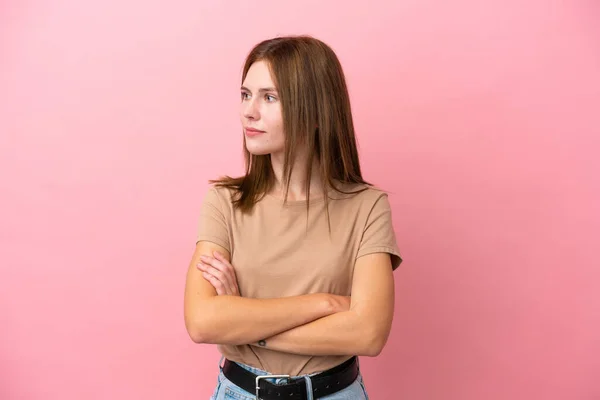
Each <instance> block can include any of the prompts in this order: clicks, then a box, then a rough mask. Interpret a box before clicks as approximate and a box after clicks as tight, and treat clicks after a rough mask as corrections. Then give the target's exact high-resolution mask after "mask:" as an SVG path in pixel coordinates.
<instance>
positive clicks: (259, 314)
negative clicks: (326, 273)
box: [188, 293, 337, 345]
mask: <svg viewBox="0 0 600 400" xmlns="http://www.w3.org/2000/svg"><path fill="white" fill-rule="evenodd" d="M336 311H337V310H336V309H335V302H332V301H331V298H330V296H329V295H328V294H326V293H315V294H308V295H302V296H294V297H284V298H274V299H253V298H245V297H239V296H214V297H211V298H209V299H205V300H204V301H203V302H202V304H201V306H200V307H198V309H197V316H196V318H194V320H195V323H194V326H193V327H190V328H191V329H190V328H188V331H190V332H192V333H191V334H190V336H191V337H192V339H193V340H194V342H196V343H213V344H229V345H240V344H247V343H251V342H258V341H259V340H261V339H263V338H265V337H271V336H274V335H276V334H278V333H281V332H284V331H287V330H289V329H293V328H295V327H297V326H301V325H304V324H307V323H309V322H312V321H314V320H316V319H319V318H322V317H324V316H327V315H330V314H332V313H334V312H336Z"/></svg>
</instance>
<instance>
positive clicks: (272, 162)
mask: <svg viewBox="0 0 600 400" xmlns="http://www.w3.org/2000/svg"><path fill="white" fill-rule="evenodd" d="M240 118H241V123H242V126H243V138H244V146H245V159H246V173H245V175H244V176H242V177H239V178H231V177H224V178H222V179H220V180H217V181H211V183H212V184H213V185H212V186H211V188H210V189H209V191H208V192H207V194H206V197H205V199H204V202H203V206H202V210H201V213H200V221H199V229H198V236H197V242H196V250H195V252H194V255H193V257H192V261H191V263H190V266H189V270H188V273H187V280H186V287H185V301H184V303H185V304H184V313H185V324H186V328H187V331H188V333H189V335H190V337H191V338H192V340H193V341H194V342H196V343H212V344H217V345H218V349H219V351H220V352H221V354H222V355H223V357H222V358H221V360H223V358H224V359H225V362H224V364H223V366H221V363H219V366H220V373H219V377H218V382H217V387H216V388H215V391H214V394H213V396H212V397H211V399H215V400H222V399H238V400H246V399H258V398H260V399H264V400H270V399H284V398H285V399H298V400H300V399H328V400H340V399H353V400H356V399H367V398H368V396H367V393H366V390H365V386H364V383H363V380H362V376H361V374H360V371H359V366H358V360H357V356H371V357H373V356H376V355H378V354H379V353H380V352H381V350H382V349H383V347H384V345H385V343H386V341H387V338H388V335H389V332H390V328H391V323H392V316H393V307H394V281H393V275H392V271H393V270H394V269H396V268H397V267H398V265H399V264H400V263H401V261H402V259H401V258H400V254H399V251H398V248H397V244H396V238H395V235H394V230H393V228H392V217H391V210H390V205H389V202H388V198H387V195H386V193H385V192H383V191H381V190H378V189H375V188H374V187H373V186H372V185H370V184H369V183H367V182H365V180H364V179H363V178H362V175H361V171H360V165H359V159H358V152H357V148H356V140H355V136H354V127H353V122H352V114H351V110H350V100H349V96H348V90H347V87H346V83H345V78H344V74H343V72H342V68H341V65H340V63H339V61H338V58H337V57H336V55H335V53H334V52H333V51H332V50H331V48H330V47H329V46H327V45H326V44H324V43H323V42H321V41H319V40H317V39H314V38H311V37H307V36H294V37H279V38H275V39H271V40H266V41H264V42H261V43H259V44H258V45H256V46H255V47H254V48H253V49H252V51H251V52H250V54H249V55H248V57H247V59H246V63H245V66H244V69H243V74H242V87H241V103H240Z"/></svg>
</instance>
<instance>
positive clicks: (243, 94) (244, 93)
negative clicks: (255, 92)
mask: <svg viewBox="0 0 600 400" xmlns="http://www.w3.org/2000/svg"><path fill="white" fill-rule="evenodd" d="M248 96H249V94H248V93H246V92H242V100H246V99H247V98H248Z"/></svg>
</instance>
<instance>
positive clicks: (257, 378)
mask: <svg viewBox="0 0 600 400" xmlns="http://www.w3.org/2000/svg"><path fill="white" fill-rule="evenodd" d="M289 377H290V376H289V375H259V376H257V377H256V400H260V397H259V396H258V392H259V391H260V385H259V383H260V380H261V379H267V378H289Z"/></svg>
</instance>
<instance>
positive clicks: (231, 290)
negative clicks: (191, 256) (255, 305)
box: [198, 256, 239, 295]
mask: <svg viewBox="0 0 600 400" xmlns="http://www.w3.org/2000/svg"><path fill="white" fill-rule="evenodd" d="M200 259H201V260H202V263H200V264H198V268H199V269H200V270H202V271H205V272H207V273H209V274H211V275H212V276H213V277H215V278H216V279H217V280H218V281H219V282H221V284H222V286H223V289H224V290H225V291H226V293H225V294H232V295H237V294H238V293H239V290H238V288H237V279H236V277H235V271H234V269H233V267H232V266H231V264H229V262H227V260H225V259H223V260H224V261H225V262H223V261H220V260H218V259H216V258H213V257H208V256H201V257H200ZM209 282H211V281H209ZM211 283H212V282H211ZM213 286H214V285H213ZM215 289H216V287H215Z"/></svg>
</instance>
